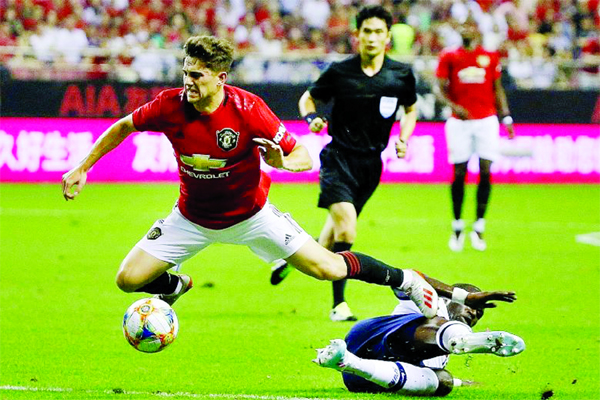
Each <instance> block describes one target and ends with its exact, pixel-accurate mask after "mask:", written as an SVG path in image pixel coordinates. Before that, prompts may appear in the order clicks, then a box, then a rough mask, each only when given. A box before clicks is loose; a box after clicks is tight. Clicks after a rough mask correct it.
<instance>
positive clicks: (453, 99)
mask: <svg viewBox="0 0 600 400" xmlns="http://www.w3.org/2000/svg"><path fill="white" fill-rule="evenodd" d="M460 34H461V36H462V38H463V45H462V46H461V47H458V48H452V49H446V50H444V51H442V53H441V54H440V56H439V63H438V67H437V71H436V76H437V78H438V88H437V94H438V97H440V99H441V100H442V101H443V102H444V103H445V104H447V105H448V106H450V108H451V109H452V117H450V118H449V119H448V120H447V121H446V126H445V131H446V140H447V143H448V159H449V161H450V162H451V163H452V164H454V179H453V182H452V186H451V192H452V205H453V213H454V220H453V221H452V230H453V233H452V235H451V237H450V242H449V246H450V249H451V250H453V251H461V250H462V249H463V246H464V240H465V233H464V230H465V223H464V221H463V220H462V219H461V213H462V205H463V198H464V192H465V178H466V176H467V163H468V161H469V159H470V158H471V156H472V155H473V154H476V155H477V156H478V157H479V184H478V186H477V211H476V214H477V215H476V217H477V218H476V221H475V223H473V231H472V232H471V234H470V239H471V244H472V246H473V248H474V249H476V250H479V251H483V250H485V249H486V243H485V241H484V239H483V232H484V230H485V219H484V216H485V212H486V209H487V206H488V200H489V197H490V192H491V175H490V168H491V165H492V162H493V161H495V160H496V159H497V158H498V155H499V150H500V149H499V144H500V123H499V121H498V113H500V114H501V115H502V116H503V118H502V123H503V124H504V125H505V126H506V130H507V132H508V137H509V138H510V139H512V138H513V137H514V129H513V125H512V123H513V120H512V118H511V117H510V112H509V109H508V102H507V100H506V94H505V93H504V88H503V87H502V83H501V81H500V77H501V72H502V68H501V65H500V60H499V56H498V53H496V52H490V51H487V50H485V49H484V48H483V47H482V46H481V44H480V43H481V34H480V33H479V30H478V28H477V25H476V24H475V23H474V22H472V21H467V23H465V24H464V25H462V26H461V27H460Z"/></svg>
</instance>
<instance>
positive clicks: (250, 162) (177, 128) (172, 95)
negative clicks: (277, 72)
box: [133, 85, 296, 229]
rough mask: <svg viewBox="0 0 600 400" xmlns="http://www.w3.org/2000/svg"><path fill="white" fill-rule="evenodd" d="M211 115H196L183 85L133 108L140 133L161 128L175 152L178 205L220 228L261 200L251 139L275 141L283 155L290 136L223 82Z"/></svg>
mask: <svg viewBox="0 0 600 400" xmlns="http://www.w3.org/2000/svg"><path fill="white" fill-rule="evenodd" d="M224 90H225V98H224V100H223V103H222V104H221V105H220V106H219V108H218V109H217V110H216V111H214V112H213V113H212V114H207V115H204V114H200V113H199V112H198V111H196V109H194V107H193V106H192V105H191V104H189V103H188V102H187V100H186V99H185V94H184V92H183V89H169V90H165V91H163V92H161V93H160V94H159V95H158V96H157V97H156V98H155V99H154V100H152V101H151V102H149V103H146V104H144V105H143V106H141V107H140V108H138V109H137V110H135V111H134V112H133V124H134V125H135V127H136V129H138V130H140V131H154V132H163V133H164V134H165V135H166V136H167V138H168V139H169V141H170V142H171V144H172V145H173V150H174V151H175V157H176V158H177V166H178V170H179V179H180V196H179V209H180V211H181V213H182V214H183V215H184V216H185V217H186V218H187V219H189V220H190V221H192V222H194V223H196V224H198V225H202V226H204V227H206V228H210V229H223V228H226V227H229V226H232V225H234V224H236V223H238V222H241V221H244V220H246V219H248V218H249V217H251V216H252V215H254V214H256V213H257V212H258V211H259V210H260V209H261V208H262V207H263V206H264V204H265V202H266V200H267V194H268V192H269V186H270V183H271V180H270V178H269V177H268V176H267V175H266V174H264V173H263V172H262V171H261V169H260V153H259V150H258V146H257V145H256V143H255V142H253V141H252V139H254V138H265V139H269V140H272V141H274V142H276V143H278V144H279V145H280V146H281V148H282V149H283V152H284V154H286V155H287V154H289V153H290V152H291V151H292V149H293V148H294V146H295V145H296V140H295V139H294V138H293V137H292V136H291V135H290V134H289V133H288V132H287V130H286V129H285V127H284V126H283V124H282V123H281V121H280V120H279V118H277V116H275V114H274V113H273V112H272V111H271V109H270V108H269V107H268V106H267V105H266V104H265V102H264V101H263V100H262V99H261V98H260V97H258V96H256V95H254V94H252V93H249V92H246V91H245V90H242V89H239V88H236V87H233V86H229V85H225V86H224Z"/></svg>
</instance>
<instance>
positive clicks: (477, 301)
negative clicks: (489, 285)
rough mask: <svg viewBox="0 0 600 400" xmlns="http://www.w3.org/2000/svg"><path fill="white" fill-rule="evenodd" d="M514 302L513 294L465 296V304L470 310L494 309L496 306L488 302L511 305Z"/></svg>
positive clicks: (473, 294) (475, 294) (478, 293)
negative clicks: (502, 302) (500, 302)
mask: <svg viewBox="0 0 600 400" xmlns="http://www.w3.org/2000/svg"><path fill="white" fill-rule="evenodd" d="M515 300H517V296H516V295H515V292H475V293H469V294H468V295H467V298H466V299H465V304H466V305H467V306H469V307H471V308H495V307H496V304H495V303H490V301H504V302H506V303H512V302H513V301H515Z"/></svg>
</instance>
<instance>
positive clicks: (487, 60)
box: [477, 54, 491, 68]
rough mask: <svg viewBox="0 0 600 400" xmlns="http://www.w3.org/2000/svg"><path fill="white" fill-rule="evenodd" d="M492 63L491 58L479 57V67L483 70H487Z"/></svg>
mask: <svg viewBox="0 0 600 400" xmlns="http://www.w3.org/2000/svg"><path fill="white" fill-rule="evenodd" d="M490 62H491V60H490V56H486V55H484V54H482V55H479V56H477V65H479V66H480V67H482V68H486V67H487V66H488V65H490Z"/></svg>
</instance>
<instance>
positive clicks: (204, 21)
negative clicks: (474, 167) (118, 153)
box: [0, 0, 600, 88]
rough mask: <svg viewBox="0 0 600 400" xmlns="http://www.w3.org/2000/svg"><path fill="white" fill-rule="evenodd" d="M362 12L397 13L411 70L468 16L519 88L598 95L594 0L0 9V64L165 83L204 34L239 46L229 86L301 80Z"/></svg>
mask: <svg viewBox="0 0 600 400" xmlns="http://www.w3.org/2000/svg"><path fill="white" fill-rule="evenodd" d="M368 3H377V4H382V5H384V6H385V7H387V8H388V9H389V10H392V11H393V14H394V18H395V24H394V25H393V27H392V35H393V36H392V45H391V49H390V55H391V56H393V57H397V58H399V59H406V60H409V61H410V62H412V63H413V65H414V67H415V70H416V71H417V72H419V73H422V74H427V73H428V71H433V70H434V68H435V64H436V62H437V60H436V55H437V54H438V53H439V52H440V50H441V49H442V48H444V47H446V46H451V45H455V44H458V43H459V41H460V36H459V35H458V33H457V31H456V27H457V26H458V25H460V24H461V23H463V22H464V21H465V20H466V19H467V17H468V16H469V15H472V16H473V17H474V18H475V19H476V20H477V22H478V24H479V28H480V30H481V31H482V33H483V35H484V44H485V46H486V47H488V48H490V49H497V50H498V51H500V53H501V55H502V56H503V63H504V65H505V66H506V68H507V70H508V72H509V74H510V76H511V77H512V78H513V80H514V81H515V82H516V83H517V84H518V85H519V86H520V87H536V88H548V87H554V88H568V87H580V88H597V87H600V76H599V74H598V65H599V64H600V43H599V37H598V36H599V35H598V32H599V31H600V0H521V1H519V0H515V1H510V0H477V1H475V0H405V1H393V0H383V1H374V0H371V1H355V0H0V21H1V22H0V46H1V47H0V61H1V62H2V64H5V65H6V66H7V67H8V69H9V70H10V73H11V74H12V75H13V76H15V77H18V78H21V79H33V78H35V79H61V78H63V79H77V78H84V79H93V78H104V77H107V76H108V77H111V78H114V79H118V80H122V81H139V80H141V81H172V80H173V79H175V78H177V77H178V74H179V71H178V60H179V57H180V55H181V53H180V51H181V47H182V45H183V43H184V42H185V40H186V39H187V38H188V37H189V36H191V35H198V34H203V33H206V34H213V35H217V36H219V37H226V38H229V39H230V40H231V41H232V42H233V43H234V44H235V46H236V53H237V55H238V60H239V65H240V66H244V68H237V69H236V71H235V72H236V73H235V74H234V76H233V78H234V80H235V79H237V80H238V81H246V82H252V81H296V82H298V81H302V82H308V81H312V80H313V79H314V78H315V77H316V76H317V74H318V72H319V67H320V66H321V65H320V64H319V62H318V61H319V60H320V61H321V64H322V61H323V60H328V59H331V58H332V57H336V56H339V55H340V54H348V53H351V52H352V51H353V50H354V46H355V43H354V41H353V39H352V35H351V32H352V30H353V24H354V15H355V13H356V12H357V9H358V7H359V6H361V5H363V4H368ZM299 60H300V61H299Z"/></svg>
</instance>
